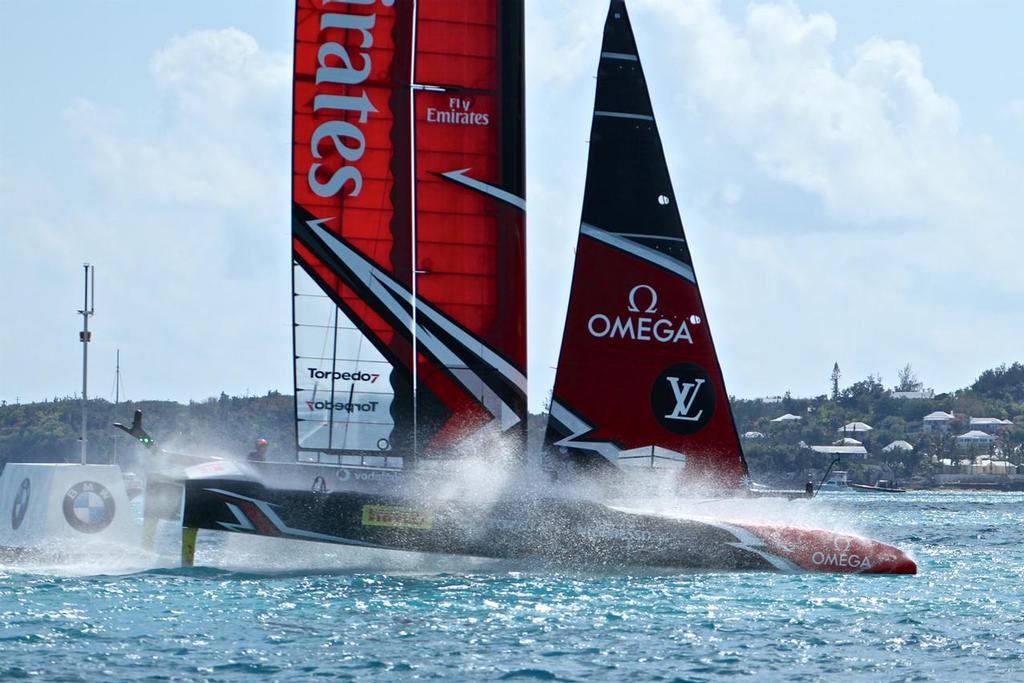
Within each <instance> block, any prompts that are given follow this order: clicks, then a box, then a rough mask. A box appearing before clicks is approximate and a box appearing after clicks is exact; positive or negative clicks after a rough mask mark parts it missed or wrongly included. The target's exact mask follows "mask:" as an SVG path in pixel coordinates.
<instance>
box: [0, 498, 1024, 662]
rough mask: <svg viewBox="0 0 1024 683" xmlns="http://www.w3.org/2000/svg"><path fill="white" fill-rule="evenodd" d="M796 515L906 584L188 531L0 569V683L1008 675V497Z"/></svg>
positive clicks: (848, 504) (1019, 637)
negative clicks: (893, 562) (163, 554)
mask: <svg viewBox="0 0 1024 683" xmlns="http://www.w3.org/2000/svg"><path fill="white" fill-rule="evenodd" d="M800 504H801V505H804V506H807V507H806V510H805V512H806V513H807V514H808V515H810V516H812V517H819V518H820V519H825V520H830V521H835V520H841V521H842V522H843V523H844V526H848V527H851V528H856V529H858V530H860V531H861V532H863V533H866V534H869V535H872V536H875V537H877V538H880V539H883V540H888V541H892V542H894V543H895V544H897V545H899V546H900V547H903V548H906V549H909V550H910V551H911V553H912V554H913V555H914V557H915V559H916V560H917V562H918V564H919V567H920V572H921V573H920V574H919V575H918V576H916V577H876V576H875V577H872V576H839V575H778V574H733V573H720V574H669V575H650V574H647V575H633V574H620V575H593V574H587V575H582V574H581V575H571V574H566V573H564V572H562V573H552V572H550V571H543V570H542V569H538V568H523V567H515V566H510V565H493V564H487V563H474V562H471V561H468V560H436V559H434V558H422V557H417V556H409V555H405V556H402V557H400V558H399V559H395V558H394V557H391V558H388V557H381V556H379V555H370V554H366V553H363V554H356V553H354V552H353V551H351V550H349V549H344V548H337V547H324V546H316V545H310V544H298V543H294V544H287V545H282V544H277V543H274V542H266V541H263V540H262V539H248V538H244V537H238V536H233V537H230V540H228V539H227V537H225V536H220V535H217V534H214V535H212V536H210V535H207V537H206V538H203V536H202V535H201V536H200V545H201V551H200V554H199V557H198V561H199V562H200V563H202V564H205V565H207V566H205V567H197V568H195V569H189V570H182V569H167V568H165V569H152V568H149V569H142V570H137V569H136V570H134V571H131V572H130V573H127V574H123V573H114V572H124V571H127V570H129V569H132V567H131V563H132V562H139V561H140V560H139V558H138V557H134V558H133V557H128V559H126V558H124V557H122V558H117V557H114V556H112V555H111V554H109V553H105V554H104V555H103V556H101V557H97V558H96V559H95V561H94V562H89V563H85V564H78V565H74V566H64V567H50V568H45V567H42V568H40V567H36V568H25V567H20V568H16V567H9V566H8V567H0V680H3V679H8V678H9V679H18V678H27V679H37V680H46V681H93V680H104V679H114V680H141V679H146V680H167V679H173V680H217V681H229V680H239V679H243V678H250V677H254V676H253V675H254V674H255V675H256V676H255V677H258V678H265V679H267V680H307V679H311V678H314V677H319V676H322V677H328V678H341V679H344V678H355V679H359V680H371V679H377V680H401V679H407V678H444V679H450V680H515V679H525V680H529V679H537V680H625V679H629V680H638V681H644V680H652V681H662V680H663V681H674V680H678V681H703V680H716V679H720V678H751V679H756V680H770V679H786V680H817V679H819V678H823V677H824V678H829V679H835V680H844V681H845V680H871V681H874V680H943V681H947V680H968V679H973V680H978V681H983V680H996V679H1003V680H1020V679H1021V678H1022V677H1024V604H1022V602H1024V598H1022V596H1024V495H1021V494H996V493H941V494H940V493H908V494H905V495H891V494H890V495H884V494H874V495H873V494H839V495H835V496H833V497H831V498H826V497H825V496H823V497H822V498H821V499H818V500H815V501H811V502H810V503H808V502H802V503H800ZM167 531H168V533H170V532H173V530H172V529H168V530H167ZM217 536H220V537H219V538H218V537H217ZM146 559H148V560H149V562H150V565H152V558H146ZM165 562H168V563H169V560H166V559H165ZM382 568H383V569H382Z"/></svg>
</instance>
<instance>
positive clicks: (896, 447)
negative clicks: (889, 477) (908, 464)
mask: <svg viewBox="0 0 1024 683" xmlns="http://www.w3.org/2000/svg"><path fill="white" fill-rule="evenodd" d="M912 450H914V447H913V446H912V445H911V444H910V442H909V441H904V440H903V439H897V440H896V441H893V442H892V443H891V444H889V445H888V446H886V447H885V448H883V449H882V452H883V453H893V452H894V451H906V452H910V451H912Z"/></svg>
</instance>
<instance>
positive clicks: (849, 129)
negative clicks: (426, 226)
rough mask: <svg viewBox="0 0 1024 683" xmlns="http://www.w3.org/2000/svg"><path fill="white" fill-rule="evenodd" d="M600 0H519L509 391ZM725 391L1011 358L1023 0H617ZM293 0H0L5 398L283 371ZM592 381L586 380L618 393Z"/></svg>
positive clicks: (537, 375)
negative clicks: (519, 119)
mask: <svg viewBox="0 0 1024 683" xmlns="http://www.w3.org/2000/svg"><path fill="white" fill-rule="evenodd" d="M604 6H605V3H604V2H603V1H602V0H586V1H584V0H545V1H543V2H542V1H541V0H528V1H527V29H528V48H527V50H528V53H527V59H528V66H527V68H528V101H527V107H528V111H527V116H528V136H529V138H528V164H529V166H528V178H529V181H528V202H529V232H530V244H529V249H530V253H529V257H530V278H531V279H530V292H531V301H530V304H531V309H530V348H531V360H530V378H531V380H530V381H531V394H532V396H533V399H532V401H531V405H532V406H533V407H534V408H535V409H536V408H538V407H539V405H540V403H541V401H543V399H544V397H545V396H546V394H547V391H548V388H549V387H550V384H551V381H552V371H551V366H553V365H554V364H555V362H556V357H557V349H558V340H559V337H560V333H561V320H562V316H563V315H564V306H565V301H566V298H567V296H568V291H567V286H568V272H569V269H570V268H571V259H572V249H573V245H574V243H575V235H576V230H577V228H578V223H579V212H580V202H581V198H582V189H583V187H582V185H583V182H582V177H583V172H584V169H585V163H586V152H587V148H586V138H587V135H588V132H589V118H590V110H591V107H592V96H593V78H592V77H593V74H594V71H595V69H596V63H597V54H598V50H599V42H600V33H601V25H602V22H603V19H604ZM630 11H631V15H632V18H633V22H634V26H635V30H636V33H637V38H638V42H639V47H640V53H641V57H642V59H643V62H644V66H645V69H646V71H647V75H648V80H649V84H650V87H651V90H652V97H653V99H654V105H655V111H656V114H657V118H658V123H659V127H660V129H661V132H662V136H663V138H664V142H665V147H666V152H667V155H668V157H669V163H670V167H671V171H672V175H673V180H674V184H675V189H676V194H677V196H678V198H679V201H680V210H681V213H682V216H683V221H684V223H685V225H686V226H687V231H688V237H689V239H690V242H691V248H692V251H693V255H694V259H695V266H696V269H697V272H698V273H699V276H700V278H701V283H702V286H703V288H704V296H705V303H706V306H707V309H708V317H709V322H710V324H711V325H712V327H713V330H714V333H715V338H716V342H717V343H718V347H719V353H720V356H721V359H722V364H723V368H724V371H725V376H726V382H727V385H728V387H729V390H730V392H731V393H733V394H736V395H739V396H743V397H755V396H764V395H769V394H776V393H781V392H784V391H786V390H790V391H792V392H793V393H794V394H796V395H814V394H820V393H824V392H825V391H826V390H827V387H828V377H829V373H830V371H831V368H832V363H833V362H835V361H838V362H839V364H840V366H841V368H842V369H843V374H844V377H843V382H844V383H846V382H853V381H856V380H858V379H861V378H863V377H864V376H866V375H867V374H868V373H877V374H881V375H882V376H883V378H884V380H885V382H886V383H887V384H892V383H894V382H895V379H896V372H897V370H898V369H899V368H900V367H902V365H903V364H905V363H907V362H910V363H912V364H913V365H914V367H915V369H916V370H917V372H918V374H919V375H920V376H921V378H922V380H924V381H925V383H926V384H927V385H929V386H933V387H934V388H936V389H937V390H940V391H941V390H949V389H954V388H957V387H960V386H963V385H966V384H968V383H970V382H971V381H972V380H973V379H974V378H975V377H976V376H977V374H978V373H979V372H981V371H982V370H984V369H985V368H988V367H992V366H994V365H997V364H999V363H1001V362H1009V361H1013V360H1017V359H1021V358H1022V357H1024V352H1022V348H1024V347H1022V344H1021V342H1020V340H1021V339H1022V338H1024V316H1022V313H1024V276H1022V275H1021V272H1020V265H1019V261H1020V254H1022V253H1024V231H1022V230H1021V225H1020V222H1021V219H1020V216H1022V215H1024V193H1022V192H1021V188H1022V187H1024V76H1022V75H1021V73H1020V70H1019V65H1020V64H1021V63H1024V46H1022V44H1021V41H1020V40H1019V36H1018V35H1017V31H1018V28H1019V27H1020V26H1021V25H1024V5H1021V4H1020V3H1017V2H1011V1H1010V0H1006V1H1002V2H996V1H990V2H972V3H964V2H953V1H950V0H904V1H903V2H899V3H892V2H875V1H865V2H856V3H851V2H843V3H835V2H825V1H824V0H798V1H795V2H761V3H747V2H731V1H722V2H714V1H712V0H636V1H634V2H631V3H630ZM291 31H292V9H291V5H290V3H289V2H286V1H285V0H281V1H279V2H270V1H269V0H267V1H262V2H256V1H253V0H246V1H245V2H227V1H223V0H222V1H221V2H216V3H210V2H198V1H196V2H184V1H183V2H175V3H136V2H116V1H109V2H103V3H100V2H94V3H80V2H57V3H46V4H40V3H36V2H28V1H24V2H14V1H11V0H6V1H3V2H0V88H2V92H3V93H4V100H3V104H2V105H0V272H2V273H3V284H4V289H5V295H4V297H2V299H0V320H3V321H4V325H3V327H2V328H0V399H3V400H7V401H13V400H15V399H16V398H18V399H20V400H22V401H27V400H38V399H41V398H45V397H53V396H64V395H71V394H74V393H75V392H76V391H78V390H79V387H80V375H79V373H80V363H81V357H80V353H81V347H80V345H79V343H78V341H77V329H78V327H79V322H80V319H79V318H77V317H76V316H75V310H76V309H77V308H78V307H79V306H80V305H81V290H80V288H81V263H82V262H83V261H86V260H88V261H91V262H93V263H95V264H96V265H97V273H98V276H97V315H96V317H95V319H94V320H93V321H92V325H91V327H92V328H93V329H94V330H95V336H94V340H95V343H94V344H93V345H92V346H91V358H92V363H91V376H92V377H93V378H94V379H93V382H92V383H91V390H90V391H91V393H92V394H93V395H95V396H102V397H109V396H110V395H111V394H112V391H111V389H112V386H113V362H114V350H115V349H116V348H120V349H121V354H122V366H123V371H124V378H125V385H126V390H127V392H128V395H129V396H130V397H131V398H172V399H176V400H188V399H190V398H193V399H203V398H205V397H207V396H211V395H216V394H218V393H219V392H220V391H222V390H223V391H227V392H228V393H232V394H244V393H246V392H250V393H263V392H266V391H267V390H268V389H278V390H281V391H285V392H290V391H291V382H292V378H291V364H290V354H291V349H290V344H291V334H290V296H289V290H288V287H289V277H290V269H289V251H288V235H289V222H288V202H289V195H288V192H289V186H288V136H289V126H290V122H289V105H290V86H289V69H290V60H291V39H292V35H291ZM613 385H614V383H613V382H612V381H611V380H609V389H610V390H614V386H613Z"/></svg>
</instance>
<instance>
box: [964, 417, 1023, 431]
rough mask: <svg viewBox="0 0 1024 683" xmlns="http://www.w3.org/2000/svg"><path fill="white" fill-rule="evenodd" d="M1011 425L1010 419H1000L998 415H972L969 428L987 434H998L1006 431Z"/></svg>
mask: <svg viewBox="0 0 1024 683" xmlns="http://www.w3.org/2000/svg"><path fill="white" fill-rule="evenodd" d="M1012 426H1013V422H1011V421H1010V420H1001V419H999V418H998V417H972V418H971V429H972V430H974V429H976V430H978V431H981V432H987V433H989V434H999V433H1002V432H1005V431H1007V430H1008V429H1010V427H1012Z"/></svg>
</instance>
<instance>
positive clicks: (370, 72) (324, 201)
mask: <svg viewBox="0 0 1024 683" xmlns="http://www.w3.org/2000/svg"><path fill="white" fill-rule="evenodd" d="M411 45H412V6H411V3H397V4H394V3H392V2H388V1H387V0H380V1H377V2H373V1H372V0H371V1H369V2H329V1H328V0H298V2H297V4H296V22H295V62H294V69H295V73H294V91H293V107H294V117H293V140H292V163H293V168H292V171H293V183H292V199H293V249H294V259H295V261H296V263H297V264H298V267H299V268H301V269H302V271H303V273H304V276H305V275H308V276H309V277H310V278H311V279H312V281H313V282H314V283H315V287H319V289H320V290H321V292H320V294H321V298H322V299H324V300H326V301H328V302H329V303H333V305H334V306H337V311H335V312H334V315H333V317H332V318H331V321H330V322H328V321H326V320H325V318H329V317H331V316H326V315H324V310H322V309H323V307H322V306H320V302H318V301H317V296H318V295H317V293H316V292H311V291H307V289H302V291H300V288H299V287H298V285H297V286H296V297H295V298H296V307H295V323H296V336H295V347H296V349H295V350H296V358H297V360H296V417H297V420H298V422H299V427H300V429H299V432H300V435H299V442H300V443H299V447H300V449H301V448H304V447H306V448H311V449H318V450H324V451H334V450H341V451H346V450H355V451H372V450H374V449H378V450H393V449H395V448H396V446H397V444H400V443H401V444H406V443H408V444H411V442H412V439H411V438H410V437H411V430H412V424H413V420H412V400H413V395H412V386H413V379H412V369H413V361H412V345H411V324H410V322H409V318H410V314H409V313H408V311H405V312H403V311H402V310H401V306H398V305H396V304H395V303H394V301H390V300H382V299H381V297H380V296H379V295H377V294H374V290H373V289H372V286H373V283H374V282H379V281H380V280H381V278H387V279H388V281H389V282H392V283H394V285H395V286H396V287H399V288H404V290H406V292H408V293H407V295H406V296H405V297H404V301H405V304H406V307H407V308H408V307H409V306H411V288H412V227H411V214H410V206H411V201H410V197H411V180H410V167H411V158H410V153H409V150H410V147H411V130H410V129H411V120H410V113H409V90H408V88H409V83H410V80H411V79H410V74H409V70H410V65H411V57H412V55H411ZM315 287H314V289H315ZM378 294H379V293H378ZM396 296H398V295H396ZM398 300H400V301H401V300H403V297H402V296H398ZM314 313H315V314H314ZM321 337H322V339H321ZM365 377H371V378H375V379H374V380H373V381H372V382H371V381H370V380H360V379H359V378H365ZM352 378H356V379H352ZM403 430H405V431H406V432H408V434H406V435H404V436H403V435H402V434H401V432H402V431H403ZM304 434H305V435H307V436H308V439H307V442H306V443H305V445H304V436H303V435H304ZM325 434H330V436H329V437H326V438H325V436H324V435H325ZM339 435H340V436H339Z"/></svg>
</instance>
